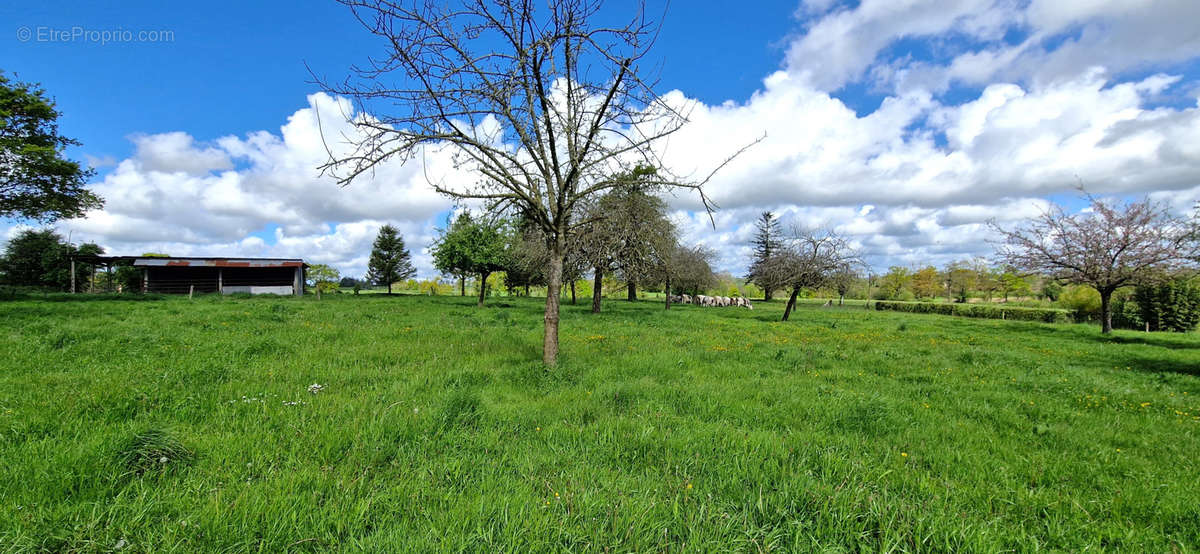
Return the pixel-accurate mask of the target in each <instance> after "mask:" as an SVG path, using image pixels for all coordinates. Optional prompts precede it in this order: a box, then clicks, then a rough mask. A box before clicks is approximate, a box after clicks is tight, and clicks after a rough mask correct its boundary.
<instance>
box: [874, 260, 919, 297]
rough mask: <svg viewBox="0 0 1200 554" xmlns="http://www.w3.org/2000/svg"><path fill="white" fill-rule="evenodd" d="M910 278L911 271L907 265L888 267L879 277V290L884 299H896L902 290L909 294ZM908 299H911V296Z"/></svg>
mask: <svg viewBox="0 0 1200 554" xmlns="http://www.w3.org/2000/svg"><path fill="white" fill-rule="evenodd" d="M912 278H913V275H912V272H911V271H909V270H908V268H907V267H901V266H898V265H896V266H892V267H890V268H888V272H887V273H886V274H884V275H883V277H880V278H879V290H880V292H881V293H882V294H883V297H884V298H886V299H889V300H895V299H898V298H900V297H901V294H902V293H904V292H908V293H910V294H911V292H912V291H911V290H910V287H911V286H912ZM909 299H910V300H911V299H912V297H911V296H910V297H909Z"/></svg>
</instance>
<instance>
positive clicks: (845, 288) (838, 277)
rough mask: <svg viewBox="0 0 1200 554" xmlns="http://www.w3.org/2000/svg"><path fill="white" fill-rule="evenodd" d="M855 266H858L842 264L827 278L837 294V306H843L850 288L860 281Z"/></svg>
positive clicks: (848, 263)
mask: <svg viewBox="0 0 1200 554" xmlns="http://www.w3.org/2000/svg"><path fill="white" fill-rule="evenodd" d="M857 266H858V264H855V263H850V262H847V263H844V264H842V265H840V266H838V268H837V269H835V270H834V271H833V273H832V274H831V275H830V276H829V284H830V285H832V286H833V289H834V291H836V292H837V294H838V306H842V305H845V303H846V294H848V293H849V292H850V287H852V286H854V283H856V282H858V280H859V279H860V277H859V275H858V267H857Z"/></svg>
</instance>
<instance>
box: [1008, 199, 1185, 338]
mask: <svg viewBox="0 0 1200 554" xmlns="http://www.w3.org/2000/svg"><path fill="white" fill-rule="evenodd" d="M1087 198H1088V199H1089V200H1090V201H1091V210H1090V213H1080V214H1074V215H1068V214H1067V213H1066V212H1065V211H1064V210H1063V208H1062V207H1061V206H1058V205H1055V206H1054V207H1052V208H1050V209H1049V210H1047V211H1044V212H1042V214H1041V215H1040V216H1038V217H1037V218H1035V219H1033V220H1031V221H1029V222H1027V223H1026V224H1025V225H1023V226H1020V227H1017V228H1015V229H1011V230H1008V229H1004V228H1001V227H1000V226H999V225H997V224H996V223H995V222H994V221H993V222H991V223H990V225H991V227H992V228H993V229H995V230H996V231H997V232H998V233H1000V235H1002V236H1003V240H1002V242H1001V244H1000V245H999V247H998V249H997V255H998V257H999V258H1000V260H1002V261H1003V262H1004V263H1008V264H1011V265H1013V266H1015V267H1017V268H1020V269H1023V270H1026V271H1030V272H1035V273H1040V274H1045V275H1049V276H1050V277H1052V278H1054V279H1057V280H1060V281H1063V282H1069V283H1075V284H1079V285H1089V286H1091V287H1092V288H1095V289H1096V290H1097V291H1098V292H1099V293H1100V314H1101V329H1102V332H1104V333H1111V332H1112V307H1111V301H1112V295H1113V292H1115V291H1116V290H1118V289H1120V288H1123V287H1129V286H1133V285H1136V284H1137V283H1138V282H1139V281H1140V280H1142V279H1143V278H1145V277H1147V276H1149V275H1150V274H1151V273H1153V272H1154V271H1155V270H1158V269H1170V267H1171V266H1172V265H1175V264H1177V263H1179V262H1181V261H1183V260H1184V259H1185V258H1186V257H1187V256H1188V255H1189V254H1193V255H1194V247H1189V246H1188V243H1187V234H1188V233H1187V228H1186V223H1185V222H1184V221H1183V220H1182V219H1180V218H1177V217H1174V216H1172V215H1171V214H1170V213H1169V212H1168V211H1167V208H1166V206H1165V205H1164V204H1160V203H1156V202H1151V201H1150V199H1149V198H1146V199H1144V200H1142V201H1140V202H1133V203H1129V204H1124V205H1119V204H1115V203H1111V202H1106V201H1102V200H1099V199H1096V198H1094V197H1092V196H1090V195H1089V196H1087Z"/></svg>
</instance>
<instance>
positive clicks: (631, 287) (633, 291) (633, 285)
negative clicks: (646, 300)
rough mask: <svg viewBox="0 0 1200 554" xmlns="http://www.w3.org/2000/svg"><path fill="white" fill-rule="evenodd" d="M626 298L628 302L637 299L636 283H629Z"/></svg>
mask: <svg viewBox="0 0 1200 554" xmlns="http://www.w3.org/2000/svg"><path fill="white" fill-rule="evenodd" d="M626 299H627V300H629V301H630V302H636V301H637V283H629V296H628V297H627V298H626Z"/></svg>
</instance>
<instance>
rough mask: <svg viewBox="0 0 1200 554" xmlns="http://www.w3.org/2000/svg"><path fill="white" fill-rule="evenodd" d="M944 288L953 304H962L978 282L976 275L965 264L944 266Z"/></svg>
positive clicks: (958, 263) (967, 264) (957, 263)
mask: <svg viewBox="0 0 1200 554" xmlns="http://www.w3.org/2000/svg"><path fill="white" fill-rule="evenodd" d="M945 276H946V288H947V289H948V290H949V291H950V295H951V296H953V297H954V301H955V302H959V303H963V302H966V301H967V298H969V297H970V296H971V291H972V290H975V285H976V283H977V282H978V274H977V273H975V270H974V269H973V268H972V267H971V265H970V264H969V263H967V262H954V263H951V264H950V265H948V266H946V272H945Z"/></svg>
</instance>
